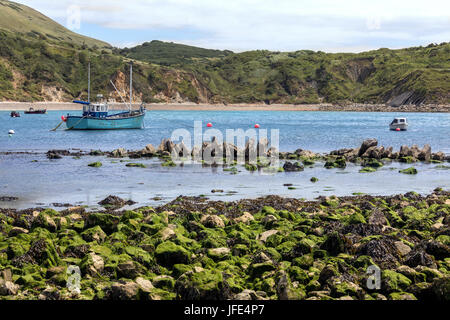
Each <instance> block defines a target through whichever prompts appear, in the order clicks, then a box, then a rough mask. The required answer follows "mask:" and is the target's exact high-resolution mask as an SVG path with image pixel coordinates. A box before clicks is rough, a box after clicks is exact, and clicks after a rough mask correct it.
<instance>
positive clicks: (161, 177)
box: [0, 111, 450, 208]
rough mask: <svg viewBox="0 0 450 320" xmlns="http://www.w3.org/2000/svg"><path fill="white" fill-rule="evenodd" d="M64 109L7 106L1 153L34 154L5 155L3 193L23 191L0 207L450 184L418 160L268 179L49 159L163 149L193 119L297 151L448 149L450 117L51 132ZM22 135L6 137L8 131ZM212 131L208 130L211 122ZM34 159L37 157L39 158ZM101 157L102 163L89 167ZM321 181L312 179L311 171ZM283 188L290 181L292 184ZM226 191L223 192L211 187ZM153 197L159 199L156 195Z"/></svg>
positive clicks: (161, 119)
mask: <svg viewBox="0 0 450 320" xmlns="http://www.w3.org/2000/svg"><path fill="white" fill-rule="evenodd" d="M62 114H63V112H56V111H54V112H49V114H47V115H23V114H22V117H21V118H17V119H12V118H10V117H9V113H8V112H0V152H5V151H36V152H38V154H35V155H29V154H24V155H17V154H14V155H0V196H16V197H18V198H19V200H18V201H14V202H0V207H14V208H28V207H36V206H43V207H52V206H53V203H71V204H80V205H88V206H92V207H96V206H97V203H98V202H99V201H100V200H102V199H103V198H105V197H106V196H107V195H109V194H115V195H118V196H121V197H123V198H126V199H132V200H134V201H137V202H138V205H137V206H143V205H158V204H162V203H165V202H168V201H171V200H173V199H174V198H176V197H177V196H179V195H190V196H197V195H201V194H203V195H205V196H207V197H209V198H211V199H216V200H227V201H228V200H236V199H241V198H256V197H259V196H264V195H269V194H277V195H281V196H287V197H296V198H306V199H313V198H315V197H317V196H319V195H333V194H334V195H338V196H342V195H351V194H352V193H357V192H362V193H367V194H373V195H390V194H396V193H404V192H408V191H416V192H419V193H424V194H425V193H429V192H431V191H432V190H433V189H434V188H436V187H443V188H445V189H450V171H449V170H448V166H450V164H448V163H447V164H443V165H444V166H443V167H442V166H439V165H436V164H415V165H414V166H415V167H416V168H417V169H418V170H419V174H418V175H415V176H409V175H403V174H400V173H398V170H399V169H402V168H407V167H409V166H411V165H406V164H399V163H392V164H387V165H386V166H384V167H383V168H381V169H379V170H378V171H377V172H375V173H369V174H361V173H359V172H358V171H359V169H360V168H361V167H359V166H354V165H352V164H349V166H348V167H347V168H346V169H344V170H341V169H332V170H327V169H324V168H323V165H324V164H323V163H320V162H318V163H317V164H316V165H315V166H314V167H313V168H306V169H305V171H304V172H298V173H278V174H276V175H264V174H261V173H258V172H254V173H251V172H248V171H246V170H245V169H244V168H239V170H240V172H239V173H238V174H237V175H232V174H230V172H226V171H223V168H221V167H219V168H214V169H213V168H202V167H201V166H198V165H186V166H184V167H176V168H164V167H162V166H161V163H160V162H159V160H156V159H155V160H142V161H141V159H139V160H138V162H141V163H145V164H146V165H147V168H145V169H142V168H127V167H126V166H125V165H126V163H123V162H120V161H117V160H116V159H108V158H101V157H100V158H99V157H95V158H94V157H83V158H82V159H73V158H71V157H65V158H64V159H61V160H48V159H47V158H46V157H45V154H44V152H46V151H47V150H49V149H82V150H90V149H101V150H113V149H115V148H118V147H124V148H126V149H130V150H138V149H141V148H143V147H144V146H145V145H147V144H148V143H152V144H154V145H158V144H159V142H160V141H161V139H162V138H166V137H170V135H171V133H172V131H173V130H174V129H177V128H185V129H187V130H190V131H192V130H193V129H192V128H193V125H194V124H193V122H194V121H196V120H201V121H203V124H204V125H205V124H206V123H207V122H212V123H213V124H214V128H215V129H219V130H222V131H223V132H225V129H239V128H240V129H244V130H247V129H249V128H253V126H254V124H255V123H259V124H260V125H261V128H265V129H279V130H280V149H281V150H282V151H292V150H295V149H297V148H302V149H308V150H312V151H315V152H329V151H331V150H335V149H339V148H347V147H348V148H353V147H356V146H359V145H360V143H361V142H362V141H363V140H364V139H366V138H372V137H373V138H377V139H378V141H379V142H380V144H382V145H385V146H393V147H394V149H398V148H399V147H400V146H401V145H402V144H406V145H412V144H418V145H419V146H423V145H424V144H426V143H428V144H430V145H431V147H432V149H433V151H438V150H442V151H444V152H446V153H450V143H449V142H450V138H449V137H450V115H448V114H426V113H413V114H410V113H408V114H407V115H406V116H407V118H408V120H409V122H410V125H411V126H410V129H409V130H408V131H406V132H392V131H389V130H388V124H389V123H390V121H391V120H392V119H393V118H394V117H395V116H404V115H403V114H393V113H344V112H263V111H261V112H260V111H256V112H234V111H230V112H211V111H195V112H194V111H151V112H149V113H148V115H147V117H146V129H145V130H130V131H108V132H106V131H96V132H84V131H80V132H78V131H63V130H61V131H57V132H50V131H49V130H50V129H51V128H53V127H55V126H56V125H57V124H58V123H59V122H60V117H61V115H62ZM10 129H13V130H15V132H16V134H15V135H14V136H12V137H9V136H8V134H7V133H8V130H10ZM204 130H206V128H204ZM36 160H37V161H36ZM93 161H102V162H103V166H102V167H101V168H90V167H88V166H87V164H88V163H90V162H93ZM313 176H314V177H317V178H319V182H318V183H315V184H313V183H311V182H310V178H311V177H313ZM284 184H293V185H294V187H295V188H296V189H294V190H289V189H288V188H287V187H285V186H283V185H284ZM213 189H222V190H224V193H216V194H213V193H211V190H213ZM155 197H160V198H162V199H161V200H158V201H155V200H152V199H153V198H155Z"/></svg>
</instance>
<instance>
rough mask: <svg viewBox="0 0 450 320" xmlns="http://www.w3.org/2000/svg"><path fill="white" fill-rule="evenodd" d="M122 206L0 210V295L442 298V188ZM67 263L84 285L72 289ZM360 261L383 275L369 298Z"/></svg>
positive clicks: (449, 204)
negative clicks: (421, 192) (91, 209)
mask: <svg viewBox="0 0 450 320" xmlns="http://www.w3.org/2000/svg"><path fill="white" fill-rule="evenodd" d="M124 203H125V201H124V199H121V198H118V197H114V196H109V197H107V198H106V199H104V200H103V201H102V205H103V207H105V209H106V211H101V212H99V211H96V212H87V211H86V210H85V208H83V207H73V208H67V209H64V210H52V209H42V208H35V209H28V210H23V211H16V210H8V209H6V210H5V209H0V221H1V222H2V226H3V232H4V236H3V238H2V240H1V241H0V244H1V245H3V247H4V248H5V250H4V251H5V252H7V254H6V253H3V255H2V259H3V261H4V262H3V264H4V268H3V270H2V273H0V277H1V278H0V281H1V282H0V284H2V285H3V288H4V289H3V295H4V297H2V298H3V299H6V300H23V299H33V300H35V299H39V300H181V301H192V300H202V301H205V300H214V299H215V300H221V301H225V300H228V301H230V300H232V301H233V300H285V299H287V297H288V298H289V299H290V300H428V301H445V300H446V299H448V281H449V279H450V278H449V277H450V271H449V269H448V262H447V260H448V254H449V252H450V247H449V245H448V236H446V230H447V229H448V227H449V225H450V216H449V213H448V212H449V211H448V210H449V209H450V193H449V192H448V191H445V190H442V189H435V190H434V192H432V193H431V194H428V195H424V196H422V195H419V194H417V193H414V192H408V193H405V194H400V195H392V196H386V197H372V196H354V197H334V196H331V197H320V198H318V199H317V200H315V201H302V200H298V199H295V198H285V197H279V196H266V197H260V198H258V199H243V200H240V201H233V202H222V201H203V200H202V199H200V198H197V197H183V196H180V197H178V198H177V199H175V200H174V201H172V202H170V203H168V204H166V205H163V206H158V207H142V208H138V209H134V210H123V209H122V208H123V207H122V205H123V204H124ZM424 214H426V215H427V217H424ZM61 230H63V231H61ZM67 235H70V236H67ZM17 244H19V245H17ZM30 264H33V265H34V266H38V267H39V268H40V269H38V270H42V271H40V272H36V268H29V267H28V266H29V265H30ZM69 266H70V267H72V268H76V269H77V270H78V274H79V276H80V279H81V280H82V281H81V282H78V283H74V284H73V285H71V286H67V283H68V282H67V281H68V280H67V279H66V274H67V270H68V267H69ZM370 266H371V267H372V268H374V267H375V270H377V272H379V273H380V275H382V279H383V281H382V282H380V283H379V289H377V290H376V291H374V290H373V288H372V287H370V286H368V284H367V283H368V282H367V270H368V267H370ZM2 278H3V279H2ZM222 288H225V290H224V289H222ZM68 289H69V290H68Z"/></svg>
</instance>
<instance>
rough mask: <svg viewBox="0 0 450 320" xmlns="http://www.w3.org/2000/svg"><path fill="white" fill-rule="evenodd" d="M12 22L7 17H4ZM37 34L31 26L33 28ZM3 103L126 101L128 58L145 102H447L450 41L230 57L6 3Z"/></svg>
mask: <svg viewBox="0 0 450 320" xmlns="http://www.w3.org/2000/svg"><path fill="white" fill-rule="evenodd" d="M5 19H9V20H8V21H9V22H5V21H6V20H5ZM30 30H32V31H30ZM0 43H1V46H0V100H8V101H11V100H14V101H36V100H39V101H42V100H50V101H70V100H72V99H74V98H78V99H86V98H87V92H86V89H87V88H86V87H87V85H86V79H87V65H88V63H89V61H91V65H92V93H93V96H95V94H97V93H101V94H103V95H104V96H105V97H109V98H114V99H116V100H120V99H119V97H118V95H117V93H116V92H115V91H114V89H113V87H112V86H111V85H110V83H109V80H110V79H112V80H113V81H114V82H115V84H116V86H117V87H118V88H119V90H121V91H122V92H123V93H124V95H125V98H126V99H128V97H127V96H126V93H127V92H128V89H129V88H128V83H129V79H128V77H129V75H128V63H129V62H130V60H133V61H134V65H135V68H134V71H135V72H134V81H133V85H134V91H135V93H136V99H137V100H140V101H144V102H188V101H190V102H197V103H270V104H272V103H290V104H305V103H321V102H327V103H337V104H340V103H342V104H346V103H388V104H391V105H402V104H422V103H424V104H434V103H438V104H449V103H450V43H441V44H430V45H428V46H426V47H414V48H407V49H400V50H390V49H379V50H374V51H369V52H363V53H358V54H354V53H336V54H331V53H324V52H320V51H319V52H314V51H309V50H302V51H296V52H271V51H260V50H259V51H249V52H242V53H232V52H231V51H219V50H209V49H202V48H196V47H192V46H186V45H179V44H174V43H165V42H161V41H152V42H148V43H145V44H143V45H141V46H137V47H135V48H131V49H118V48H111V47H109V46H108V45H107V44H105V43H104V42H101V41H97V40H94V39H90V38H86V37H83V36H81V35H77V34H75V33H72V32H71V31H69V30H67V29H65V28H63V27H62V26H60V25H59V24H57V23H56V22H53V21H52V20H50V19H49V18H46V17H45V16H42V15H41V14H39V13H38V12H36V11H34V10H32V9H30V8H28V7H25V6H21V5H16V4H14V3H12V2H8V1H3V0H0Z"/></svg>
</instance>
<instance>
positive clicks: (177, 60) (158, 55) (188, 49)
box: [116, 40, 233, 66]
mask: <svg viewBox="0 0 450 320" xmlns="http://www.w3.org/2000/svg"><path fill="white" fill-rule="evenodd" d="M116 52H117V53H119V54H122V55H124V56H126V57H129V58H132V59H136V60H142V61H146V62H150V63H156V64H160V65H166V66H170V65H184V64H189V63H193V62H195V61H198V60H201V59H210V58H223V57H226V56H227V55H230V54H232V53H233V52H232V51H220V50H210V49H203V48H198V47H192V46H187V45H184V44H177V43H173V42H162V41H158V40H154V41H152V42H146V43H144V44H142V45H139V46H136V47H134V48H131V49H128V48H125V49H123V50H117V51H116Z"/></svg>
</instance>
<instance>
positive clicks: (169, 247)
mask: <svg viewBox="0 0 450 320" xmlns="http://www.w3.org/2000/svg"><path fill="white" fill-rule="evenodd" d="M155 257H156V259H157V261H158V263H160V264H161V265H163V266H166V267H172V266H173V265H174V264H187V263H189V261H190V257H191V254H190V253H189V251H187V250H186V249H185V248H183V247H181V246H179V245H176V244H175V243H173V242H171V241H166V242H163V243H161V244H160V245H159V246H158V247H157V248H156V250H155Z"/></svg>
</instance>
